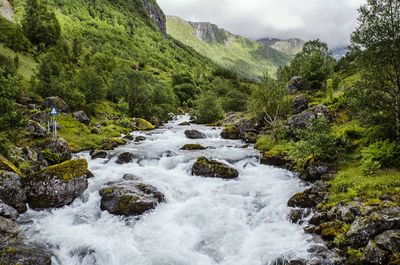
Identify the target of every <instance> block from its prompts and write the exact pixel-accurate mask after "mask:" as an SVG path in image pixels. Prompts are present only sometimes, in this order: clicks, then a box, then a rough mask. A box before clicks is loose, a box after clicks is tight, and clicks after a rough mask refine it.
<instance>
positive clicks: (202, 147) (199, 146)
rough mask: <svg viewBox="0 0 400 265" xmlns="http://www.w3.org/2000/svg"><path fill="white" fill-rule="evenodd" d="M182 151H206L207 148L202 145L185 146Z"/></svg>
mask: <svg viewBox="0 0 400 265" xmlns="http://www.w3.org/2000/svg"><path fill="white" fill-rule="evenodd" d="M181 150H206V148H205V147H204V146H202V145H200V144H185V145H184V146H183V147H182V148H181Z"/></svg>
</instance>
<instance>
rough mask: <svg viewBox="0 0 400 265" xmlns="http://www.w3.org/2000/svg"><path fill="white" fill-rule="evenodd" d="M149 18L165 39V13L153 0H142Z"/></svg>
mask: <svg viewBox="0 0 400 265" xmlns="http://www.w3.org/2000/svg"><path fill="white" fill-rule="evenodd" d="M142 1H143V4H144V7H145V8H146V11H147V13H148V14H149V16H150V18H151V19H152V20H153V21H154V23H155V24H156V26H157V27H158V29H159V30H160V32H161V33H162V34H163V36H164V38H165V39H168V36H167V20H166V18H165V14H164V12H163V11H162V9H161V8H160V6H159V5H158V4H157V1H155V0H142Z"/></svg>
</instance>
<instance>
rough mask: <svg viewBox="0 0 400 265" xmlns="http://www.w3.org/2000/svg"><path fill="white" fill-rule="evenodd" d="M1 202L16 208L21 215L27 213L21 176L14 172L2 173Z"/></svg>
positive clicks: (0, 180)
mask: <svg viewBox="0 0 400 265" xmlns="http://www.w3.org/2000/svg"><path fill="white" fill-rule="evenodd" d="M0 200H1V201H2V202H3V203H5V204H7V205H9V206H12V207H13V208H15V209H16V210H17V211H18V212H19V213H23V212H26V210H27V207H26V195H25V192H24V189H23V186H22V177H21V176H20V175H18V174H17V173H14V172H9V171H0Z"/></svg>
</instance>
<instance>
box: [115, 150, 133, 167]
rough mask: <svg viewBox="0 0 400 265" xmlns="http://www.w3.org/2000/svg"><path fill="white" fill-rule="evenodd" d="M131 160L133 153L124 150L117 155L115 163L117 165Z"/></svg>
mask: <svg viewBox="0 0 400 265" xmlns="http://www.w3.org/2000/svg"><path fill="white" fill-rule="evenodd" d="M132 161H133V154H132V153H129V152H125V153H122V154H120V155H119V156H118V159H117V162H116V163H117V164H119V165H122V164H127V163H131V162H132Z"/></svg>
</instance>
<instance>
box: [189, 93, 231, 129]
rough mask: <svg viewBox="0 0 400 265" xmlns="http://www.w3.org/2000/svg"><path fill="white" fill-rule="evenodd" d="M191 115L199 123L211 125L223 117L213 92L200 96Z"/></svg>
mask: <svg viewBox="0 0 400 265" xmlns="http://www.w3.org/2000/svg"><path fill="white" fill-rule="evenodd" d="M192 115H194V116H195V117H196V119H197V121H199V122H201V123H212V122H215V121H218V120H220V119H222V118H223V117H224V114H223V110H222V107H221V102H220V100H219V98H218V97H217V95H216V94H215V93H214V92H213V91H206V92H204V93H203V94H201V95H200V97H199V98H198V99H197V100H196V107H195V109H194V111H193V113H192Z"/></svg>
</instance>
